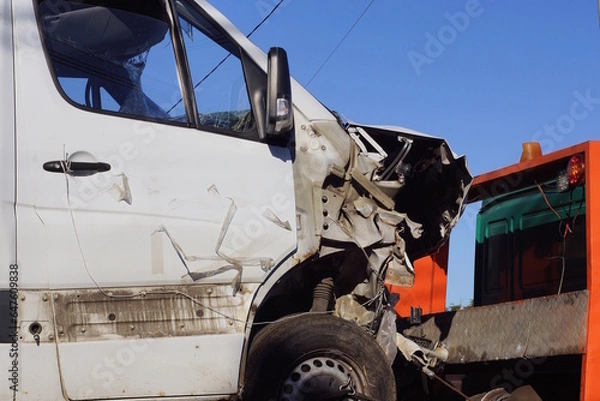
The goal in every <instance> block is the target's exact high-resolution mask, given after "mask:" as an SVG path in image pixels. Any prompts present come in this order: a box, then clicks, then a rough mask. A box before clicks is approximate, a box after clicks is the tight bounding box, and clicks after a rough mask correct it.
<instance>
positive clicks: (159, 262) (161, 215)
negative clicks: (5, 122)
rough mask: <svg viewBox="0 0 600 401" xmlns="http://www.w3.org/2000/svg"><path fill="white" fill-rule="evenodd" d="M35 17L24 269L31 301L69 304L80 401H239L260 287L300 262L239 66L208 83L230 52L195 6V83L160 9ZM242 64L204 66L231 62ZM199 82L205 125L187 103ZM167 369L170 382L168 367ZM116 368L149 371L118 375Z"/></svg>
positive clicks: (286, 171) (31, 23)
mask: <svg viewBox="0 0 600 401" xmlns="http://www.w3.org/2000/svg"><path fill="white" fill-rule="evenodd" d="M19 2H20V0H19V1H17V0H14V3H19ZM37 3H39V4H40V5H39V14H40V22H39V25H40V26H41V27H42V31H43V32H45V35H46V42H45V43H46V50H47V54H46V56H45V55H44V52H43V49H42V44H41V42H40V38H39V37H38V36H37V33H36V32H37V22H36V16H35V14H34V11H33V10H31V9H29V8H25V7H18V9H19V11H20V12H21V13H22V15H19V19H18V20H17V26H16V30H15V32H16V46H17V60H16V66H17V68H16V70H17V79H16V93H17V102H16V110H17V112H16V124H17V126H18V134H17V148H18V151H17V159H18V160H17V165H18V188H17V191H18V203H17V218H18V252H19V254H18V258H19V263H20V265H21V282H22V287H24V288H39V289H50V290H53V291H54V292H55V294H56V297H55V299H54V303H53V307H54V311H55V312H54V313H55V321H54V325H55V327H54V329H55V331H56V333H58V339H57V341H58V348H57V349H58V351H57V352H58V355H57V357H58V359H59V361H60V369H61V375H62V380H63V385H64V386H65V388H64V391H65V392H66V394H68V395H69V397H73V399H91V398H119V397H150V396H156V395H185V394H195V395H202V394H228V393H235V392H236V391H237V369H238V367H239V360H240V353H241V345H242V342H243V336H244V334H243V333H244V324H243V320H244V319H245V317H246V315H247V311H248V308H249V305H250V301H251V292H252V291H254V290H255V289H256V285H254V284H252V283H259V282H260V281H261V280H262V279H263V278H264V276H265V275H266V272H267V271H268V270H269V269H270V268H271V267H272V266H274V265H276V264H278V263H279V262H281V261H282V260H283V259H284V258H286V257H287V256H288V255H289V254H290V253H291V252H293V250H294V249H295V247H296V224H295V204H294V193H293V188H294V187H293V182H292V172H291V170H292V161H291V156H290V153H289V151H288V150H287V149H286V148H281V147H274V146H270V145H268V144H265V143H260V142H258V141H256V140H252V139H243V138H242V137H244V138H247V137H248V136H251V135H248V134H247V131H251V129H252V127H251V124H250V123H249V120H250V119H251V115H250V114H248V113H246V114H243V113H241V110H242V109H244V107H246V104H249V103H248V102H247V99H246V100H244V99H243V98H244V96H246V97H247V95H246V92H245V85H244V79H243V76H242V69H241V66H240V65H239V60H238V59H237V58H236V57H235V56H232V57H229V58H228V59H227V62H225V63H223V68H222V69H221V68H217V71H216V72H215V73H210V70H208V72H207V71H205V70H203V68H208V67H210V68H214V67H215V65H216V63H212V62H210V61H206V60H204V59H202V57H201V55H202V51H203V49H207V44H208V45H213V47H214V44H215V43H214V41H213V43H211V40H210V38H209V37H207V36H206V32H209V33H210V32H211V31H210V29H207V26H206V24H207V22H206V21H201V23H197V24H196V25H195V22H194V21H195V20H194V18H195V14H194V12H195V11H194V9H193V8H189V9H185V10H184V8H185V7H183V6H181V5H180V6H179V7H180V11H181V13H180V17H179V19H178V24H179V29H180V31H181V32H183V33H184V34H183V35H182V36H184V40H183V41H182V43H183V44H184V45H185V46H186V52H187V56H188V59H189V64H190V70H191V72H190V73H189V74H188V75H187V76H186V75H185V74H181V73H178V70H177V68H176V62H175V60H176V56H177V57H179V56H180V54H177V53H175V54H174V50H173V41H174V40H173V38H174V37H175V36H176V35H174V34H173V31H172V29H171V27H170V25H169V24H170V21H171V20H170V19H169V14H168V12H167V11H165V10H163V9H161V4H162V3H163V2H162V1H158V0H156V1H150V0H147V1H145V2H140V1H134V2H130V3H131V4H132V5H131V8H129V9H127V8H126V7H125V8H121V9H107V8H102V7H96V6H94V5H92V6H90V5H86V6H82V5H81V4H79V3H78V2H75V1H73V2H63V3H64V4H66V5H68V6H69V7H70V8H69V7H62V8H60V9H52V7H50V6H51V5H52V4H55V3H56V1H54V2H52V1H50V0H48V1H36V4H37ZM88 3H93V2H88ZM138 6H139V10H138V9H136V7H138ZM128 7H129V6H128ZM186 10H187V11H186ZM190 10H192V11H190ZM184 11H185V12H184ZM94 21H99V22H98V24H97V25H102V29H105V28H104V27H108V28H106V30H105V31H104V33H103V34H102V35H104V36H94V35H96V34H97V32H96V31H95V30H96V29H99V28H98V27H96V26H95V22H94ZM116 22H119V24H118V28H117V25H115V24H116ZM122 26H125V27H126V28H127V29H130V31H128V30H127V29H126V28H122ZM131 27H133V28H131ZM140 27H141V28H140ZM75 28H77V29H79V30H84V32H85V35H83V34H78V35H79V36H78V35H75V36H73V35H71V33H72V32H71V31H70V30H72V29H75ZM113 28H114V31H113V32H111V31H110V30H111V29H113ZM136 29H137V31H136ZM175 29H177V27H176V28H175ZM77 32H82V31H77ZM157 32H158V33H157ZM176 32H179V31H176ZM111 34H114V35H116V39H114V44H112V42H111V40H113V39H111V38H110V35H111ZM118 35H122V36H123V37H119V36H118ZM141 35H146V39H144V40H139V37H140V36H141ZM203 35H204V36H203ZM98 38H100V39H98ZM103 41H105V42H103ZM127 41H129V42H127ZM124 42H127V46H125V45H123V44H122V43H124ZM230 47H231V48H235V46H232V45H229V44H224V45H223V46H222V47H221V46H217V47H216V50H214V49H213V50H206V54H210V55H211V57H212V59H213V60H216V62H217V63H218V62H219V60H220V59H221V58H222V56H221V54H222V53H223V52H224V54H225V55H226V54H229V52H228V51H227V50H226V49H227V48H230ZM211 49H212V47H211ZM212 51H215V53H214V54H212V53H210V52H212ZM218 51H221V53H218ZM94 57H95V58H94ZM201 59H202V60H203V63H205V64H206V65H200V63H199V62H198V64H196V61H195V60H201ZM92 67H93V68H92ZM236 68H237V69H236ZM207 74H210V75H209V77H208V79H207V78H204V77H206V75H207ZM219 74H222V76H219ZM140 75H141V77H140ZM228 77H233V78H228ZM187 78H189V79H190V80H191V81H192V83H194V86H195V88H194V90H193V91H194V93H195V102H197V104H198V109H199V110H200V112H196V111H194V110H192V112H190V107H193V106H194V105H195V104H194V101H190V100H189V99H188V98H184V99H182V97H183V96H182V94H183V93H186V92H185V91H182V89H181V88H182V86H183V84H182V82H185V80H186V79H187ZM203 78H204V79H205V81H206V85H203V83H202V82H201V81H202V79H203ZM213 78H214V82H213V81H211V80H212V79H213ZM219 80H220V81H219ZM227 80H229V81H227ZM223 82H229V85H228V86H227V88H226V89H227V90H223V89H222V84H223ZM196 84H197V85H196ZM219 84H220V85H221V87H220V86H219ZM188 88H189V86H188ZM219 88H221V89H219ZM61 91H62V92H63V93H62V94H61ZM218 96H222V97H223V99H224V100H223V101H222V102H221V101H217V100H215V99H216V98H217V97H218ZM213 100H214V101H213ZM244 102H246V103H244ZM232 105H233V106H232ZM202 107H204V109H203V108H202ZM247 107H248V108H249V105H248V106H247ZM222 111H227V113H225V114H223V113H221V112H222ZM231 111H233V112H231ZM193 113H197V116H198V117H196V116H194V115H193ZM242 114H243V116H242V117H240V115H242ZM235 118H237V120H235V121H234V122H231V121H233V120H232V119H235ZM223 120H226V121H225V122H223ZM230 120H231V121H230ZM244 124H246V126H244ZM203 127H204V128H203ZM248 127H250V129H248ZM81 289H84V290H83V291H82V290H81ZM74 291H82V292H81V294H82V295H81V297H79V295H74V294H75V292H74ZM161 291H162V292H161ZM140 294H149V295H148V296H146V295H140ZM182 294H183V295H182ZM215 294H216V295H215ZM119 296H122V297H121V298H119ZM128 297H129V298H128ZM144 297H146V298H144ZM126 301H127V302H126ZM152 313H154V315H152V316H154V317H155V321H154V322H153V323H152V325H150V323H148V322H149V321H150V320H152V319H150V318H148V316H150V314H152ZM125 327H131V329H128V330H129V331H127V330H125ZM132 341H134V343H135V341H138V342H141V343H139V344H138V345H139V347H138V348H140V349H141V348H144V349H143V352H141V351H140V352H138V351H137V349H134V348H135V347H134V348H131V346H130V344H132ZM140 344H141V345H140ZM128 347H129V348H128ZM214 347H217V348H214ZM130 348H131V349H133V351H131V352H129V351H128V350H129V349H130ZM166 350H168V351H166ZM205 351H206V352H205ZM167 352H168V354H169V357H168V365H169V369H168V370H169V374H168V375H164V374H161V371H162V370H163V369H164V367H162V366H161V364H159V363H152V361H158V360H161V359H162V358H164V356H165V353H167ZM113 354H114V355H115V358H117V362H119V361H118V356H119V355H121V358H130V357H132V356H133V357H132V358H130V359H123V360H122V361H121V364H120V365H118V369H117V368H109V367H106V366H105V363H106V361H105V359H104V358H105V356H111V355H113ZM217 356H218V358H217ZM216 360H218V361H216ZM128 361H130V362H131V363H129V362H128ZM214 369H216V370H214ZM210 371H214V372H220V373H219V374H218V375H210V377H208V376H206V372H210ZM223 372H227V374H222V373H223ZM117 373H118V374H117ZM111 375H112V376H111ZM203 375H204V376H203ZM84 377H85V378H87V379H86V380H81V378H84ZM203 377H204V378H203ZM150 378H151V379H150ZM175 378H181V380H183V379H185V386H183V385H180V384H181V382H177V381H176V380H175ZM193 378H197V379H196V380H193ZM115 384H116V385H115Z"/></svg>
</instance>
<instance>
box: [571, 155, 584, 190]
mask: <svg viewBox="0 0 600 401" xmlns="http://www.w3.org/2000/svg"><path fill="white" fill-rule="evenodd" d="M567 176H568V177H569V186H571V187H576V186H578V185H581V184H583V183H584V181H585V170H584V160H583V155H582V154H579V155H573V156H571V158H570V159H569V164H568V165H567Z"/></svg>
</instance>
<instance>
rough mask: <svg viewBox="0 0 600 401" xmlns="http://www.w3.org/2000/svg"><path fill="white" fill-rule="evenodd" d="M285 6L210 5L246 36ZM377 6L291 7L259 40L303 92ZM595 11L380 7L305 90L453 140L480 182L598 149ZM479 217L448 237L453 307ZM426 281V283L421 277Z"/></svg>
mask: <svg viewBox="0 0 600 401" xmlns="http://www.w3.org/2000/svg"><path fill="white" fill-rule="evenodd" d="M277 1H278V0H258V1H255V0H252V1H248V0H246V1H243V2H241V1H231V0H212V1H211V3H212V4H213V5H214V6H216V7H217V8H219V9H220V10H221V12H223V13H224V14H225V15H226V16H227V17H228V18H229V19H231V20H232V21H233V23H234V24H236V25H237V26H238V27H239V28H240V29H241V30H242V31H243V32H245V33H248V32H249V31H250V30H251V29H252V28H253V27H254V26H255V25H256V24H257V23H258V22H259V21H260V20H261V19H262V18H263V17H264V16H265V15H266V14H267V12H268V11H269V10H270V9H271V8H272V6H274V5H275V4H276V3H277ZM370 2H371V0H345V1H342V0H327V1H323V0H320V1H317V0H285V1H284V3H283V4H282V5H281V6H280V8H279V9H278V10H277V11H276V12H275V13H274V14H273V16H272V17H271V18H270V19H269V20H268V22H267V23H266V24H265V25H263V26H262V27H261V28H260V29H259V30H258V31H257V32H256V33H255V34H254V35H253V36H252V40H253V41H254V42H255V43H257V44H258V45H259V46H260V47H261V48H262V49H263V50H268V48H269V47H271V46H281V47H283V48H285V49H286V50H287V52H288V56H289V60H290V68H291V71H292V75H293V76H294V77H295V78H296V79H297V80H298V81H299V82H300V83H301V84H304V85H306V84H307V83H308V82H309V80H310V79H311V77H312V76H313V75H314V74H315V72H316V71H317V70H318V69H319V67H320V66H321V65H322V63H323V62H324V61H325V59H326V58H327V57H328V56H329V54H330V53H331V51H332V50H333V49H334V48H335V47H336V45H338V43H339V41H340V40H341V39H342V38H343V36H344V35H345V34H346V32H347V31H348V29H349V28H350V27H351V26H352V24H353V23H354V22H355V21H356V19H357V18H358V16H359V15H360V14H361V13H362V12H363V11H364V10H365V9H366V8H367V6H368V5H369V4H370ZM599 67H600V29H599V21H598V3H597V2H596V1H595V0H571V1H567V0H562V1H559V0H547V1H543V2H542V1H516V0H506V1H499V0H497V1H494V0H479V1H477V0H446V1H416V0H414V1H406V0H402V1H399V0H397V1H392V0H375V1H374V2H373V4H372V5H371V7H369V9H368V10H367V11H366V13H365V14H364V16H363V18H362V19H361V20H360V21H359V22H358V24H357V25H356V27H355V28H354V30H353V31H352V32H351V33H350V34H349V35H348V37H347V38H346V39H345V41H344V42H343V43H342V44H341V45H340V47H339V48H338V50H337V51H336V53H335V54H334V55H333V56H332V57H331V59H330V60H329V61H328V62H327V63H326V64H325V66H324V67H323V68H322V69H321V71H320V72H319V74H318V75H317V76H316V77H315V78H314V79H313V80H312V82H310V85H308V89H309V90H310V91H311V92H312V93H313V94H314V95H315V96H316V97H317V98H318V99H319V100H321V101H322V102H323V103H324V104H326V105H327V106H328V107H329V108H332V109H334V110H337V111H339V112H340V113H342V114H343V115H344V116H345V117H346V118H347V119H349V120H353V121H357V122H361V123H366V124H383V125H399V126H404V127H409V128H412V129H416V130H419V131H422V132H425V133H428V134H430V135H435V136H440V137H444V138H446V139H447V140H448V142H449V143H450V145H451V147H452V148H453V150H454V151H455V152H456V153H459V154H466V155H467V158H468V161H469V166H470V168H471V171H472V172H473V174H474V175H477V174H481V173H484V172H486V171H490V170H493V169H496V168H500V167H502V166H505V165H508V164H512V163H514V162H517V161H518V159H519V156H520V151H521V143H522V142H527V141H531V140H537V141H539V142H541V144H542V148H543V150H544V152H549V151H552V150H556V149H559V148H563V147H565V146H569V145H573V144H575V143H579V142H583V141H586V140H589V139H595V138H600V134H599V133H598V130H599V128H600V68H599ZM475 213H476V211H473V210H468V211H467V213H466V214H465V216H464V217H463V219H462V220H461V222H460V223H459V225H458V226H457V227H456V229H455V230H454V232H453V234H452V237H451V258H450V272H449V276H450V277H449V292H448V297H447V298H448V302H449V303H463V304H464V303H467V302H468V301H469V300H470V299H471V297H472V286H473V280H472V274H473V273H472V266H473V254H474V237H475V220H474V218H475V217H474V216H475ZM417 279H418V278H417Z"/></svg>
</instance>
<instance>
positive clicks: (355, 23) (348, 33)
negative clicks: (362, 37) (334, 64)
mask: <svg viewBox="0 0 600 401" xmlns="http://www.w3.org/2000/svg"><path fill="white" fill-rule="evenodd" d="M374 2H375V0H371V1H370V2H369V4H368V5H367V7H365V9H364V10H363V12H362V13H360V15H359V16H358V18H357V19H356V21H354V23H353V24H352V26H351V27H350V29H348V31H347V32H346V34H344V36H343V37H342V39H341V40H340V41H339V42H338V44H337V45H336V46H335V47H334V48H333V50H332V51H331V53H329V56H327V58H326V59H325V60H324V61H323V63H321V65H320V66H319V68H317V71H315V73H314V74H313V76H312V77H310V79H309V80H308V82H307V83H306V85H305V87H307V88H308V86H309V85H310V84H311V82H312V81H313V79H315V77H316V76H317V75H319V73H320V72H321V70H322V69H323V67H325V64H327V62H328V61H329V60H330V59H331V57H332V56H333V55H334V54H335V52H336V51H337V50H338V49H339V48H340V46H341V45H342V43H344V40H346V38H347V37H348V35H350V33H351V32H352V30H354V28H355V27H356V25H358V23H359V22H360V20H361V19H362V18H363V17H364V15H365V14H366V13H367V11H368V10H369V8H371V6H372V5H373V3H374Z"/></svg>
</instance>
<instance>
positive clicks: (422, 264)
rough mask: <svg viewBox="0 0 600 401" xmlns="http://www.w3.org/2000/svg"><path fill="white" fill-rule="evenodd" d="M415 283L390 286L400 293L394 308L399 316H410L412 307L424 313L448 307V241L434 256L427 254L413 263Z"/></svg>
mask: <svg viewBox="0 0 600 401" xmlns="http://www.w3.org/2000/svg"><path fill="white" fill-rule="evenodd" d="M413 266H414V268H415V284H414V285H413V286H412V287H410V288H407V287H399V286H390V288H389V290H390V291H391V292H392V293H396V294H399V295H400V302H398V304H396V307H395V308H394V309H395V311H396V313H397V314H398V316H401V317H408V316H410V307H411V306H416V307H420V308H421V309H422V310H423V314H430V313H438V312H443V311H444V310H445V308H446V279H447V271H448V270H447V266H448V243H446V245H444V246H443V247H442V248H441V249H440V250H439V252H438V253H436V254H435V255H433V256H426V257H423V258H421V259H418V260H416V261H415V262H414V263H413Z"/></svg>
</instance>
